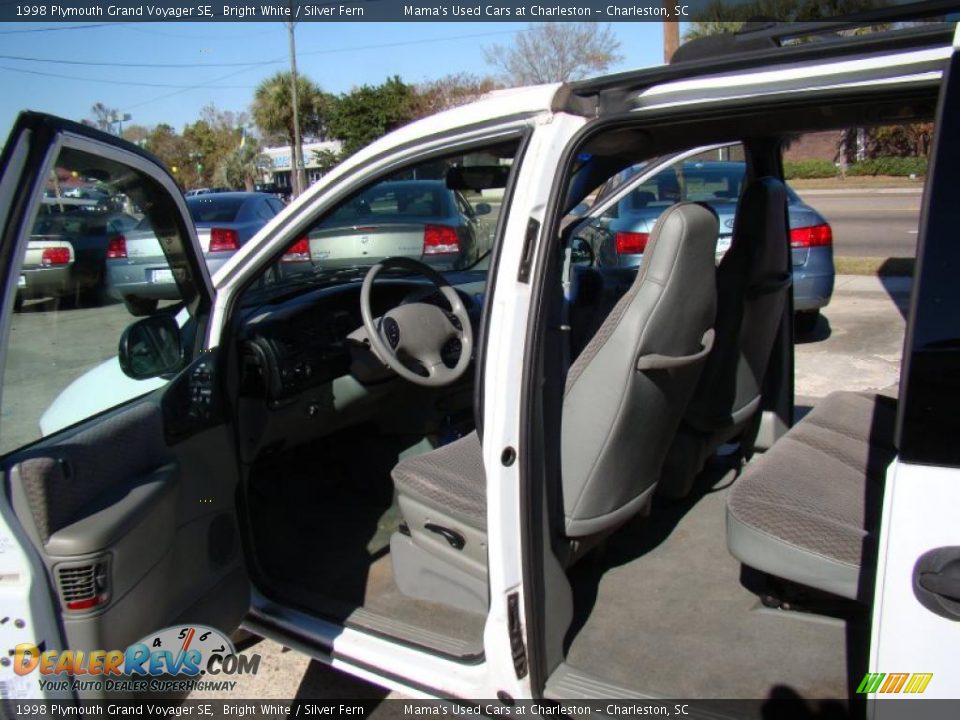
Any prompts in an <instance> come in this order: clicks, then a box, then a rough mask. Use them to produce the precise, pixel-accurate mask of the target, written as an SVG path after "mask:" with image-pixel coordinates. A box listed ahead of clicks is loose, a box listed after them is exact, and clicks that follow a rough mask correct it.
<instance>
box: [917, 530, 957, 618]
mask: <svg viewBox="0 0 960 720" xmlns="http://www.w3.org/2000/svg"><path fill="white" fill-rule="evenodd" d="M913 594H914V596H916V598H917V600H918V601H920V604H921V605H923V606H924V607H925V608H927V610H929V611H930V612H933V613H936V614H937V615H939V616H941V617H945V618H947V619H948V620H956V621H960V547H939V548H934V549H933V550H929V551H927V552H925V553H924V554H923V555H921V556H920V557H919V558H917V562H916V564H915V565H914V566H913Z"/></svg>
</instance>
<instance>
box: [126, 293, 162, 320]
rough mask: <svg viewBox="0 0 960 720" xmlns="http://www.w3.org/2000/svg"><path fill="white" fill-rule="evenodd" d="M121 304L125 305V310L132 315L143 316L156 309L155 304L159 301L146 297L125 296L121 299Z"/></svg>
mask: <svg viewBox="0 0 960 720" xmlns="http://www.w3.org/2000/svg"><path fill="white" fill-rule="evenodd" d="M123 304H124V305H125V306H126V308H127V312H128V313H130V314H131V315H133V316H134V317H144V316H146V315H149V314H150V313H152V312H153V311H154V310H156V309H157V305H159V304H160V301H159V300H149V299H146V298H136V297H125V298H124V299H123Z"/></svg>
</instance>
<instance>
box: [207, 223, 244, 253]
mask: <svg viewBox="0 0 960 720" xmlns="http://www.w3.org/2000/svg"><path fill="white" fill-rule="evenodd" d="M239 247H240V238H238V237H237V231H236V230H229V229H227V228H212V229H211V230H210V252H224V251H225V250H236V249H238V248H239Z"/></svg>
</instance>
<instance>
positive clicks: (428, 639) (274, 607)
mask: <svg viewBox="0 0 960 720" xmlns="http://www.w3.org/2000/svg"><path fill="white" fill-rule="evenodd" d="M244 627H245V628H246V629H248V630H250V631H251V632H255V633H257V634H261V635H262V634H264V633H266V635H269V636H271V637H272V636H273V635H274V634H276V633H282V634H283V636H284V637H286V636H288V635H289V636H290V637H296V638H300V639H301V640H304V641H305V643H304V645H305V646H304V647H303V648H297V649H298V650H302V651H303V652H306V653H307V654H308V655H311V656H313V657H316V658H317V659H318V660H321V661H323V662H330V658H331V657H332V654H333V642H334V640H335V639H336V638H337V636H339V635H340V634H341V633H342V632H343V631H344V629H347V628H349V629H351V630H355V631H357V632H362V633H366V634H369V635H373V636H375V637H378V638H381V639H383V640H386V641H388V642H394V643H397V644H400V645H403V646H405V647H408V648H411V649H414V650H418V651H421V652H427V653H430V654H431V655H436V656H438V657H442V658H444V659H446V660H453V661H455V662H458V663H463V664H468V665H476V664H479V663H482V662H483V660H484V654H483V649H482V647H480V648H477V647H476V646H475V645H473V644H472V643H470V642H468V641H463V640H458V639H456V638H451V637H448V636H446V635H442V634H440V633H433V632H429V631H425V630H423V629H422V628H419V627H415V626H413V625H408V624H407V623H404V622H401V621H398V620H395V619H392V618H389V617H384V616H382V615H379V614H377V613H373V612H369V611H367V610H364V609H363V608H355V609H354V610H352V611H351V612H350V614H349V615H347V617H346V618H343V619H342V620H341V619H334V618H331V617H325V616H323V615H322V614H317V613H316V611H314V610H310V611H307V610H304V609H300V608H297V607H296V606H294V605H287V604H284V603H282V602H279V601H277V600H274V599H271V598H268V597H267V596H265V595H264V594H263V593H261V592H258V591H256V590H254V591H253V597H252V601H251V608H250V614H249V615H248V617H247V620H245V621H244ZM258 628H259V629H258ZM260 630H263V631H264V632H260ZM271 630H272V631H271ZM281 642H284V644H289V643H286V641H284V640H281Z"/></svg>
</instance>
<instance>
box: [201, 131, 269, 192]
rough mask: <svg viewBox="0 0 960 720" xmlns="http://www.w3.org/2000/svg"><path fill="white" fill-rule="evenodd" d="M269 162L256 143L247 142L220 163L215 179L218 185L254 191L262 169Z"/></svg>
mask: <svg viewBox="0 0 960 720" xmlns="http://www.w3.org/2000/svg"><path fill="white" fill-rule="evenodd" d="M267 163H269V160H268V159H267V158H265V157H264V156H263V155H262V154H261V153H260V148H259V147H258V146H257V143H256V142H251V141H247V142H245V143H243V144H242V145H240V146H239V147H238V148H237V149H236V150H234V151H233V152H231V153H230V154H229V155H227V156H226V157H224V158H223V160H221V161H220V164H219V165H218V166H217V170H216V173H215V175H214V178H215V180H216V183H217V184H218V185H223V186H224V187H229V188H233V189H237V188H240V187H242V188H244V189H245V190H247V191H248V192H249V191H252V190H253V186H254V183H255V182H256V181H257V180H258V179H259V177H260V173H261V168H262V167H263V166H264V165H265V164H267Z"/></svg>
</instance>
